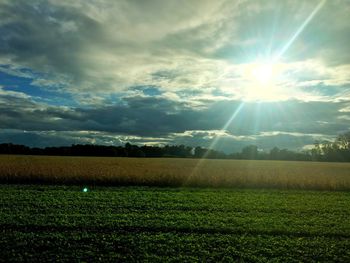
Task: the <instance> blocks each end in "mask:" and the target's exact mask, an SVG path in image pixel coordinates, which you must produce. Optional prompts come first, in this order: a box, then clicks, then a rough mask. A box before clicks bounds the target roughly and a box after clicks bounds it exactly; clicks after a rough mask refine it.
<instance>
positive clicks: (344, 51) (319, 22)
mask: <svg viewBox="0 0 350 263" xmlns="http://www.w3.org/2000/svg"><path fill="white" fill-rule="evenodd" d="M349 14H350V1H348V0H331V1H330V0H328V1H327V0H315V1H314V0H308V1H301V0H300V1H296V0H285V1H280V0H266V1H258V0H257V1H248V0H237V1H233V0H216V1H212V0H198V1H197V0H168V1H164V0H145V1H138V0H118V1H108V0H98V1H97V0H74V1H68V0H47V1H41V0H31V1H27V0H0V143H5V142H11V143H17V144H25V145H28V146H35V147H45V146H62V145H71V144H102V145H123V144H125V143H126V142H130V143H132V144H138V145H143V144H147V145H166V144H185V145H188V146H193V147H195V146H202V147H207V148H212V149H216V150H220V151H225V152H228V153H229V152H238V151H240V150H241V149H242V147H245V146H247V145H251V144H253V145H257V146H258V147H259V149H261V150H264V151H268V150H269V149H271V148H273V147H275V146H277V147H279V148H288V149H291V150H297V151H301V150H305V149H309V148H310V147H312V145H313V144H314V142H315V141H324V140H326V141H327V140H328V141H330V140H334V139H335V138H336V136H337V135H339V134H341V133H345V132H348V131H350V45H349V43H350V23H349Z"/></svg>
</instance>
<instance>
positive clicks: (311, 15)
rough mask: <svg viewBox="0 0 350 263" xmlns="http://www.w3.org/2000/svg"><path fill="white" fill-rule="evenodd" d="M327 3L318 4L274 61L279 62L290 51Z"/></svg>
mask: <svg viewBox="0 0 350 263" xmlns="http://www.w3.org/2000/svg"><path fill="white" fill-rule="evenodd" d="M326 2H327V0H322V1H321V2H319V3H318V5H317V6H316V7H315V9H314V10H313V11H312V12H311V14H310V15H309V16H308V17H307V18H306V19H305V21H304V22H303V23H302V24H301V26H300V27H299V28H298V30H297V31H296V32H295V33H294V35H293V36H292V37H291V39H290V40H289V41H288V42H287V43H286V44H285V45H284V47H283V48H282V49H281V51H280V52H279V53H278V54H277V56H276V57H275V58H274V61H278V60H279V59H280V58H281V57H282V56H283V54H284V53H285V52H286V51H287V50H288V49H289V47H290V46H291V45H292V44H293V42H294V41H295V40H296V38H297V37H298V36H299V35H300V34H301V32H303V30H304V29H305V27H306V26H307V25H308V24H309V23H310V21H311V20H312V19H313V18H314V17H315V15H316V14H317V13H318V12H319V11H320V10H321V8H322V7H323V6H324V4H325V3H326Z"/></svg>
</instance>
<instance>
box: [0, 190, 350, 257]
mask: <svg viewBox="0 0 350 263" xmlns="http://www.w3.org/2000/svg"><path fill="white" fill-rule="evenodd" d="M82 187H83V186H40V185H5V184H3V185H0V198H1V204H0V209H1V210H0V212H1V216H0V220H1V222H0V229H1V234H0V235H1V237H0V247H1V248H2V251H1V259H0V260H1V261H3V262H11V261H12V262H18V261H26V262H48V261H70V262H71V261H87V262H96V261H99V260H102V261H111V262H116V261H118V260H119V261H122V262H124V261H151V262H165V261H177V262H190V261H202V262H218V261H225V262H230V261H239V262H267V261H269V262H271V261H273V262H300V261H302V262H350V220H349V218H350V193H349V192H341V191H310V190H309V191H301V190H272V189H270V190H258V189H255V190H252V189H250V190H249V189H245V190H243V189H241V190H239V189H225V188H220V189H213V188H156V187H145V186H143V187H137V186H134V187H131V186H129V187H95V188H89V191H88V192H86V193H84V192H83V191H82Z"/></svg>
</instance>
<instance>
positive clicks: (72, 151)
mask: <svg viewBox="0 0 350 263" xmlns="http://www.w3.org/2000/svg"><path fill="white" fill-rule="evenodd" d="M0 154H23V155H57V156H104V157H105V156H106V157H107V156H108V157H149V158H153V157H154V158H157V157H176V158H208V159H238V160H294V161H322V162H326V161H329V162H350V132H348V133H345V134H341V135H339V136H338V137H337V138H336V140H334V141H333V142H328V141H325V142H315V145H314V147H313V148H312V149H311V150H308V151H303V152H295V151H291V150H288V149H279V148H277V147H274V148H272V149H271V150H270V151H269V152H264V151H259V148H258V146H256V145H249V146H246V147H244V148H243V149H242V150H241V152H238V153H231V154H226V153H224V152H221V151H216V150H212V149H206V148H203V147H200V146H197V147H189V146H185V145H165V146H162V147H160V146H148V145H144V146H137V145H132V144H130V143H126V144H125V145H124V146H105V145H91V144H85V145H82V144H73V145H71V146H63V147H45V148H36V147H34V148H31V147H28V146H25V145H18V144H12V143H3V144H0Z"/></svg>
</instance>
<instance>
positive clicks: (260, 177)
mask: <svg viewBox="0 0 350 263" xmlns="http://www.w3.org/2000/svg"><path fill="white" fill-rule="evenodd" d="M0 182H3V183H23V182H27V183H34V182H35V183H48V184H57V183H59V184H90V185H119V186H120V185H144V186H146V185H147V186H176V187H181V186H191V187H197V186H200V187H238V188H277V189H314V190H315V189H319V190H350V163H317V162H290V161H245V160H242V161H238V160H198V159H175V158H163V159H161V158H156V159H147V158H139V159H138V158H104V157H102V158H96V157H47V156H46V157H44V156H14V155H3V156H0Z"/></svg>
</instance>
